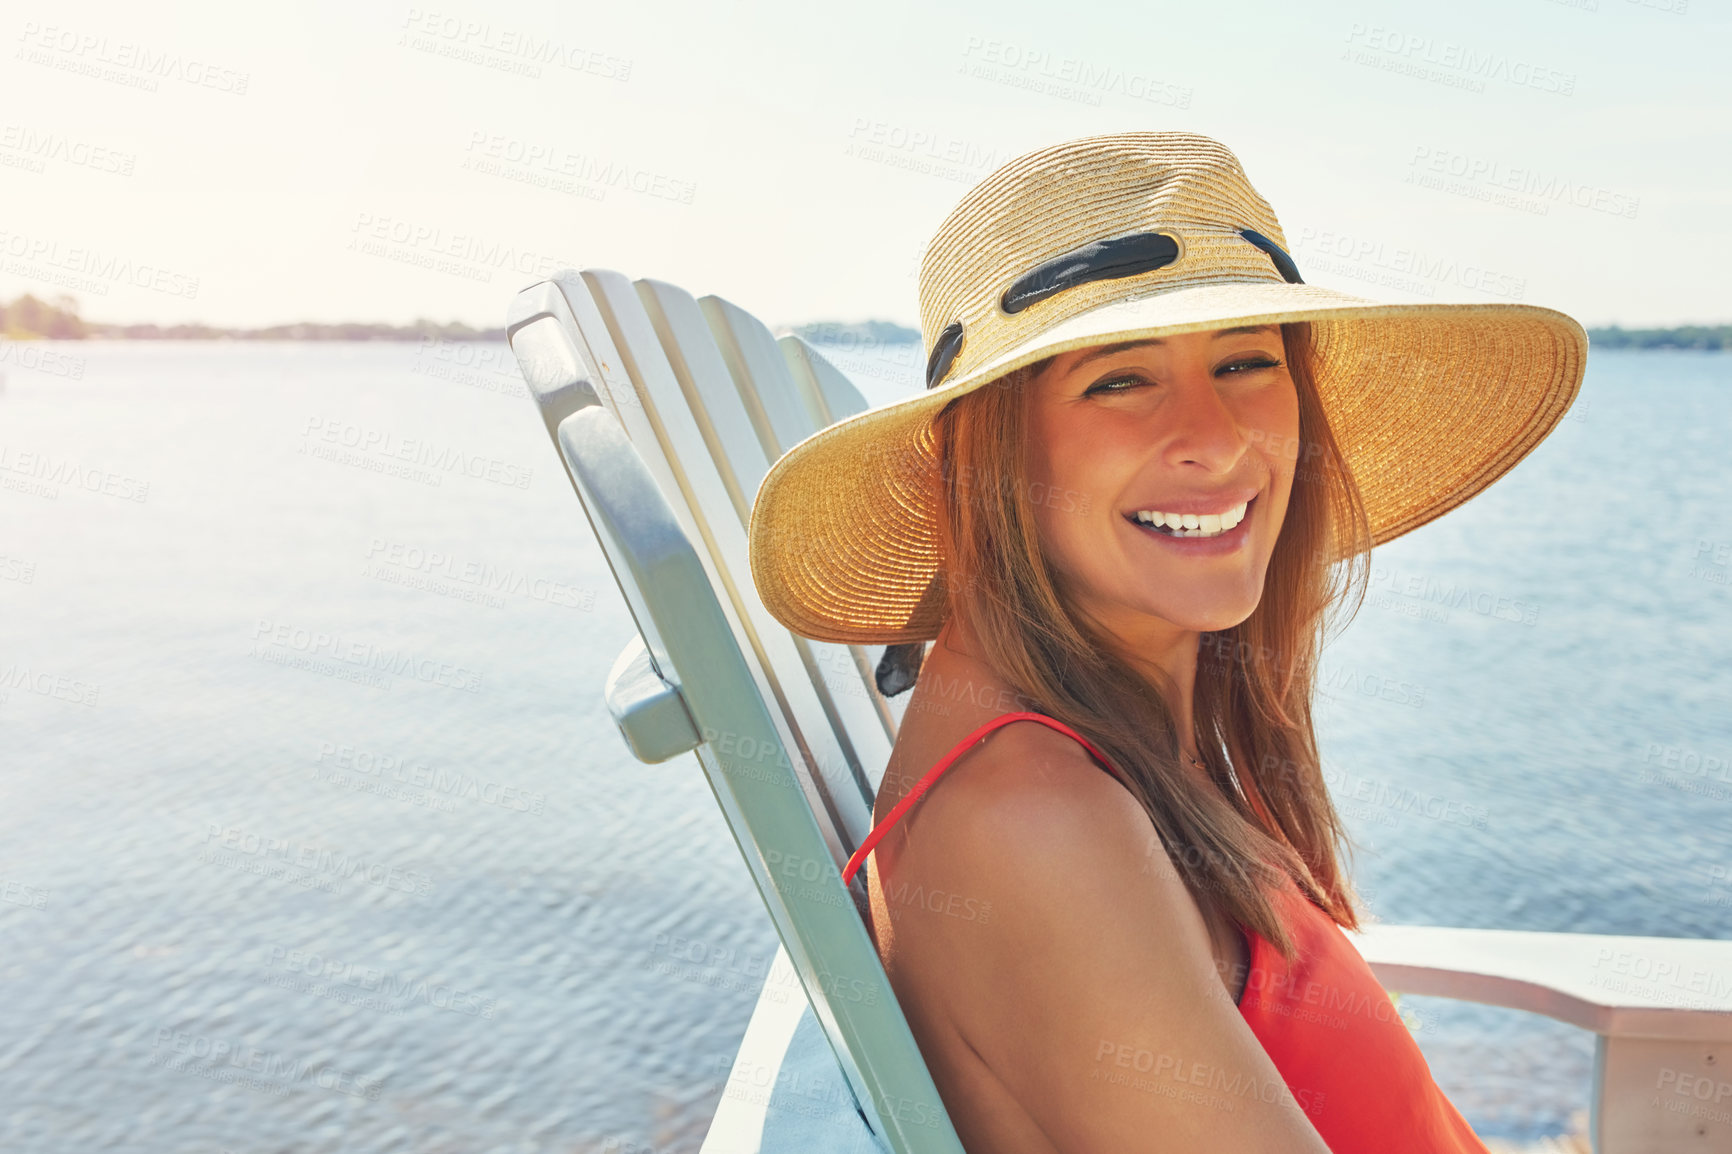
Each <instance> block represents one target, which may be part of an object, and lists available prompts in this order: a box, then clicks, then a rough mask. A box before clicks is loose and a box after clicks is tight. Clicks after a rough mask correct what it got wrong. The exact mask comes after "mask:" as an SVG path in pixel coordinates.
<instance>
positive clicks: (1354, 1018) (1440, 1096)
mask: <svg viewBox="0 0 1732 1154" xmlns="http://www.w3.org/2000/svg"><path fill="white" fill-rule="evenodd" d="M1015 721H1033V722H1038V723H1039V724H1041V725H1045V726H1047V727H1048V728H1050V729H1055V730H1057V731H1058V732H1060V733H1062V734H1064V735H1065V736H1067V737H1070V738H1072V739H1074V740H1075V741H1077V742H1078V743H1080V744H1081V745H1082V747H1083V748H1084V749H1086V750H1088V751H1089V753H1090V754H1091V755H1092V756H1093V757H1094V759H1095V760H1096V761H1098V762H1100V764H1101V766H1102V767H1103V768H1105V769H1106V770H1107V771H1108V772H1109V773H1113V775H1114V776H1115V777H1117V776H1118V774H1117V772H1116V771H1114V770H1113V768H1112V766H1111V765H1109V764H1108V763H1107V760H1106V758H1105V757H1103V756H1102V755H1101V753H1100V751H1099V750H1097V749H1096V748H1095V747H1094V746H1092V745H1090V744H1089V743H1088V742H1087V741H1086V740H1084V739H1083V737H1082V736H1081V735H1080V734H1078V733H1077V732H1076V731H1075V730H1072V729H1071V728H1070V727H1069V726H1067V725H1064V724H1063V723H1061V722H1058V721H1055V720H1053V719H1052V718H1050V717H1046V716H1044V715H1042V714H1038V713H1009V714H1005V715H1004V716H1003V717H995V718H993V719H992V720H991V721H989V722H987V723H986V724H985V725H983V726H981V727H980V728H979V729H977V730H975V731H974V732H973V733H971V734H969V735H968V736H967V737H966V738H964V739H963V740H962V742H961V743H960V744H959V745H957V747H956V748H955V749H953V750H951V751H950V752H949V753H948V754H946V755H945V756H944V758H943V759H942V760H940V761H939V762H938V764H937V765H935V766H933V767H932V768H931V769H930V770H928V771H927V773H926V775H925V776H924V777H922V778H921V779H920V780H919V781H918V782H916V783H915V785H914V788H912V789H910V790H909V791H908V796H907V797H904V798H903V799H902V800H901V801H900V802H898V803H897V805H896V808H894V809H892V810H891V811H890V813H889V815H888V816H886V817H885V819H884V820H883V821H882V822H880V823H878V825H877V826H875V827H874V828H873V830H872V832H871V833H870V834H869V835H868V836H867V838H866V840H865V841H864V842H863V843H861V846H860V848H859V849H858V850H856V851H855V852H854V856H853V857H851V858H849V859H848V865H847V868H845V869H844V870H843V871H842V880H843V882H844V883H846V882H848V881H850V880H852V879H853V877H854V874H855V872H856V871H857V870H859V868H860V867H861V865H862V864H863V863H864V862H865V860H866V857H867V855H868V854H870V853H871V852H872V849H873V847H874V846H876V845H877V844H878V843H879V841H881V840H882V839H883V837H884V835H885V834H886V833H887V832H889V830H890V827H891V826H893V825H895V824H896V822H897V821H899V820H900V819H901V817H902V815H903V814H905V813H907V812H908V810H909V809H910V808H911V807H912V806H913V804H914V803H915V802H916V801H918V800H919V799H920V797H921V795H923V794H924V793H925V792H926V791H927V790H928V789H930V788H931V787H932V784H933V783H934V782H936V781H937V780H938V778H939V776H940V775H942V774H943V773H944V771H945V770H947V769H949V768H950V767H951V766H952V765H953V764H955V762H956V760H957V758H959V757H961V756H962V755H963V754H964V753H966V752H967V751H968V750H969V749H971V748H973V747H974V744H975V743H976V742H978V741H979V740H980V739H981V738H983V737H985V736H986V735H987V734H989V733H991V732H992V731H993V730H995V729H998V728H999V727H1000V726H1004V725H1009V724H1010V723H1011V722H1015ZM1276 901H1277V904H1278V908H1279V909H1280V911H1281V913H1282V916H1283V918H1284V920H1285V923H1286V926H1287V933H1288V935H1289V936H1290V937H1291V938H1292V940H1293V944H1294V947H1295V950H1296V953H1295V955H1294V959H1293V961H1292V962H1291V963H1289V962H1287V961H1285V960H1283V959H1282V957H1281V955H1280V953H1279V952H1278V951H1276V950H1275V948H1274V947H1273V946H1271V945H1269V943H1268V942H1267V941H1265V940H1264V939H1263V938H1261V937H1260V936H1258V935H1257V934H1255V933H1252V932H1250V931H1247V932H1246V937H1247V939H1248V940H1249V942H1250V947H1251V957H1250V971H1249V974H1248V976H1247V978H1246V981H1245V991H1244V994H1243V995H1242V996H1241V997H1240V1000H1239V1012H1240V1014H1242V1015H1243V1016H1244V1018H1245V1022H1246V1024H1247V1025H1249V1026H1250V1027H1251V1032H1252V1033H1253V1034H1255V1035H1256V1036H1257V1040H1258V1041H1259V1042H1261V1043H1262V1044H1263V1049H1264V1051H1265V1052H1266V1053H1267V1054H1268V1055H1269V1057H1270V1059H1271V1060H1272V1061H1273V1062H1274V1063H1275V1068H1276V1069H1277V1070H1279V1071H1280V1072H1281V1077H1282V1078H1283V1079H1285V1081H1286V1083H1287V1088H1288V1089H1289V1090H1290V1091H1292V1093H1293V1097H1294V1099H1295V1100H1296V1101H1297V1102H1298V1103H1299V1105H1300V1106H1301V1107H1302V1108H1303V1109H1304V1110H1305V1114H1306V1117H1308V1118H1310V1119H1311V1124H1312V1125H1313V1126H1315V1127H1316V1128H1317V1132H1318V1133H1319V1134H1320V1135H1322V1137H1323V1141H1324V1142H1326V1143H1327V1144H1328V1146H1329V1149H1330V1150H1331V1151H1332V1152H1333V1154H1391V1152H1392V1151H1401V1152H1403V1154H1487V1151H1486V1148H1485V1145H1484V1143H1482V1142H1481V1141H1480V1140H1479V1138H1478V1137H1476V1136H1475V1135H1474V1132H1473V1130H1472V1128H1471V1127H1469V1126H1468V1124H1467V1122H1466V1120H1464V1119H1463V1118H1462V1116H1461V1114H1460V1113H1459V1112H1458V1111H1457V1110H1456V1108H1455V1107H1454V1105H1452V1104H1451V1103H1450V1101H1449V1099H1448V1098H1447V1097H1445V1096H1444V1093H1443V1091H1442V1090H1440V1089H1438V1087H1437V1083H1436V1082H1434V1081H1433V1080H1432V1077H1431V1069H1430V1068H1429V1067H1428V1066H1427V1065H1426V1064H1425V1057H1424V1056H1423V1055H1422V1054H1421V1053H1420V1052H1419V1046H1418V1045H1416V1044H1415V1043H1414V1041H1413V1036H1412V1035H1411V1034H1410V1033H1408V1030H1407V1026H1406V1025H1405V1024H1404V1023H1403V1022H1402V1020H1401V1017H1400V1015H1399V1014H1397V1013H1396V1010H1395V1007H1394V1006H1393V1005H1392V1004H1391V1003H1390V1001H1389V995H1388V993H1387V992H1386V991H1385V990H1384V989H1383V987H1382V986H1381V985H1379V984H1378V981H1377V978H1376V977H1375V976H1374V975H1373V974H1372V972H1371V967H1370V966H1369V965H1367V964H1366V962H1365V959H1364V958H1362V957H1360V955H1359V951H1358V950H1356V949H1354V947H1353V943H1352V942H1350V941H1348V939H1347V936H1346V934H1345V933H1343V932H1342V930H1341V928H1340V927H1339V926H1338V925H1336V924H1335V920H1334V919H1333V918H1331V917H1330V916H1329V915H1328V914H1326V913H1324V912H1323V911H1322V910H1320V909H1318V908H1317V907H1316V906H1315V905H1313V904H1312V903H1311V902H1310V901H1309V900H1308V899H1307V898H1306V897H1305V896H1304V895H1303V894H1302V893H1300V891H1299V888H1298V886H1297V885H1294V884H1293V883H1292V882H1288V883H1287V884H1286V885H1285V886H1283V887H1282V889H1281V890H1280V891H1279V892H1278V894H1277V895H1276Z"/></svg>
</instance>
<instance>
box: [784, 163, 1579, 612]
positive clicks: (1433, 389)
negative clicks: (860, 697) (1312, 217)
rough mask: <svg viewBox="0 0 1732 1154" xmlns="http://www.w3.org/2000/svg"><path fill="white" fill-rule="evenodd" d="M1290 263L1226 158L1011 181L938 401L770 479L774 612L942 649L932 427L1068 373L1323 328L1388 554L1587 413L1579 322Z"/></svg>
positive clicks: (981, 232)
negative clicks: (1189, 343) (1005, 381)
mask: <svg viewBox="0 0 1732 1154" xmlns="http://www.w3.org/2000/svg"><path fill="white" fill-rule="evenodd" d="M1286 249H1287V244H1286V240H1285V238H1284V236H1283V234H1282V231H1281V226H1280V224H1279V223H1278V222H1277V221H1276V219H1275V213H1274V211H1273V210H1272V209H1271V208H1270V207H1269V205H1268V202H1266V201H1265V200H1264V199H1263V198H1262V197H1261V196H1259V195H1258V193H1257V191H1256V190H1255V189H1253V188H1252V187H1251V184H1250V181H1248V180H1247V179H1246V177H1245V173H1244V170H1243V169H1242V168H1241V167H1240V165H1239V161H1238V159H1237V158H1236V157H1235V156H1234V155H1233V154H1232V153H1231V152H1229V151H1228V150H1227V149H1226V148H1225V147H1223V146H1222V145H1221V144H1219V143H1218V142H1216V141H1214V140H1211V139H1209V138H1208V137H1205V136H1193V135H1190V134H1187V133H1176V132H1160V133H1156V132H1134V133H1123V134H1119V135H1114V136H1095V137H1089V138H1087V139H1083V140H1074V141H1070V142H1069V143H1066V144H1060V145H1057V146H1055V147H1053V148H1047V149H1043V150H1041V151H1039V152H1033V153H1029V154H1028V155H1026V156H1023V157H1020V158H1018V159H1016V160H1013V161H1011V162H1010V163H1008V164H1006V165H1005V166H1004V167H1003V168H1000V169H999V170H998V171H996V172H994V173H993V174H992V175H991V176H989V177H987V178H986V179H985V180H984V181H982V182H981V183H980V184H979V185H977V186H976V187H975V188H974V189H972V190H971V191H970V192H969V193H968V194H967V195H966V196H965V197H963V199H962V203H961V204H959V205H957V207H956V209H955V211H953V212H952V213H951V214H950V216H949V217H948V218H947V219H946V220H945V221H944V223H943V225H942V226H940V227H939V230H938V235H937V236H936V237H934V238H933V241H932V244H931V245H930V247H928V249H927V251H926V258H925V260H924V261H923V262H922V265H921V269H920V323H921V335H922V337H923V338H924V343H925V347H926V349H927V350H928V364H927V380H926V386H927V387H926V392H924V393H922V394H920V395H918V396H914V397H909V398H906V399H904V400H901V401H898V402H896V403H894V404H890V405H884V406H881V407H879V408H876V409H870V410H868V411H866V412H864V413H860V414H858V415H856V416H854V417H851V418H849V419H848V420H845V421H841V422H839V423H838V424H835V425H832V426H830V427H829V428H827V429H825V430H823V431H822V432H820V433H818V434H817V435H815V436H813V437H811V438H809V439H807V440H806V441H803V442H802V443H800V444H799V445H796V446H795V447H794V448H793V449H791V450H789V451H788V452H787V453H786V454H785V455H783V457H782V458H781V459H780V460H779V461H777V462H776V464H775V466H774V467H773V468H771V470H770V472H769V474H768V476H766V477H765V478H764V482H763V485H762V486H761V487H760V488H759V490H758V497H757V501H756V503H755V505H754V506H753V509H752V525H751V563H752V576H753V579H754V580H755V581H756V583H757V587H758V592H759V595H760V596H761V597H762V598H763V601H764V605H765V606H766V607H767V608H768V609H769V610H770V612H771V613H773V614H774V615H775V616H776V617H777V619H779V620H780V621H781V622H782V623H783V624H784V625H786V626H787V627H788V628H790V629H792V630H793V631H794V632H796V633H799V634H801V635H803V636H806V637H811V638H815V639H818V640H824V641H841V642H852V643H856V644H873V643H878V644H888V643H895V642H909V641H922V640H927V639H930V638H933V637H936V636H937V635H938V631H939V627H940V626H941V625H942V624H943V621H944V617H945V604H944V581H943V580H942V578H941V575H940V572H939V570H940V568H941V564H940V556H939V543H938V512H939V510H940V508H941V506H942V495H943V488H942V486H943V484H944V481H943V478H942V476H941V473H940V468H939V463H938V460H937V457H936V456H935V453H934V439H933V432H932V420H933V418H934V417H936V416H937V415H938V413H939V411H940V410H941V409H943V408H944V406H946V405H948V404H949V403H950V402H952V401H954V400H956V399H957V398H958V397H961V396H963V395H965V394H967V393H970V392H972V391H974V390H975V389H978V388H980V387H981V386H983V385H986V384H989V383H991V382H992V381H994V380H996V379H998V378H1000V377H1002V376H1004V374H1006V373H1008V372H1010V371H1011V370H1013V369H1016V368H1020V367H1022V366H1024V365H1028V364H1032V363H1034V362H1035V361H1039V360H1042V359H1044V358H1046V357H1050V356H1053V355H1054V354H1057V353H1062V352H1068V351H1071V350H1073V349H1080V348H1087V347H1090V346H1093V345H1100V344H1108V343H1112V342H1116V341H1124V340H1136V339H1142V338H1150V337H1163V336H1168V335H1172V334H1176V333H1185V332H1196V331H1203V330H1210V329H1218V328H1226V327H1229V326H1233V325H1243V324H1279V323H1281V322H1285V321H1309V322H1311V329H1312V340H1313V345H1314V350H1315V357H1314V361H1313V363H1314V370H1315V377H1316V381H1317V387H1318V391H1319V392H1320V394H1321V396H1322V401H1323V405H1324V408H1325V410H1326V411H1327V412H1328V414H1329V420H1330V427H1331V429H1332V430H1333V431H1334V434H1335V437H1336V440H1337V441H1338V442H1339V444H1340V446H1341V449H1342V452H1343V453H1344V454H1345V455H1346V458H1347V461H1348V463H1349V465H1350V466H1351V467H1352V470H1353V473H1354V476H1355V478H1356V479H1357V481H1358V482H1359V486H1360V488H1361V490H1362V492H1363V495H1364V499H1365V505H1366V513H1367V515H1368V516H1369V518H1370V521H1371V530H1372V538H1373V542H1374V543H1377V544H1381V543H1382V542H1385V541H1388V540H1391V539H1392V538H1395V537H1399V536H1400V535H1401V534H1403V533H1406V532H1407V531H1409V530H1410V529H1415V528H1418V527H1419V526H1421V525H1423V524H1425V523H1426V522H1427V521H1430V520H1432V519H1433V518H1436V517H1439V516H1442V515H1443V514H1444V513H1447V512H1448V511H1449V510H1451V509H1453V508H1455V507H1456V506H1458V505H1460V504H1461V503H1462V502H1464V501H1466V500H1468V499H1469V498H1470V497H1472V496H1474V495H1475V494H1476V493H1478V492H1480V490H1482V489H1484V488H1485V487H1486V486H1487V485H1489V484H1491V483H1492V482H1493V481H1495V480H1496V479H1497V478H1498V477H1500V476H1502V475H1503V474H1504V473H1506V472H1508V471H1509V470H1510V469H1511V468H1512V467H1513V466H1514V465H1515V464H1516V462H1518V461H1520V460H1521V459H1522V458H1523V457H1524V456H1526V455H1527V454H1528V453H1529V452H1530V451H1531V450H1532V449H1533V448H1534V446H1535V445H1537V444H1539V442H1540V441H1541V440H1542V439H1543V438H1544V437H1545V436H1546V434H1547V433H1549V432H1551V430H1552V429H1553V427H1554V426H1556V425H1557V423H1558V421H1559V420H1560V419H1562V417H1563V415H1564V412H1565V410H1566V409H1568V408H1569V405H1570V402H1571V401H1572V400H1573V399H1574V398H1575V395H1576V390H1577V389H1578V388H1579V387H1580V385H1581V380H1582V373H1583V370H1584V367H1585V363H1586V359H1587V348H1588V340H1587V334H1586V333H1584V332H1583V331H1582V327H1581V326H1580V325H1579V324H1577V323H1576V322H1575V321H1574V320H1572V319H1571V318H1570V317H1567V316H1565V315H1564V314H1563V313H1559V312H1554V311H1552V310H1551V309H1544V308H1538V307H1535V306H1532V305H1522V304H1382V303H1378V302H1375V301H1368V300H1364V299H1362V298H1360V297H1355V296H1349V295H1347V294H1346V293H1339V292H1335V291H1333V290H1330V289H1324V288H1317V287H1315V286H1312V285H1307V284H1305V283H1303V281H1302V280H1301V279H1300V275H1299V270H1298V269H1297V268H1296V267H1295V265H1294V262H1293V259H1292V257H1291V256H1289V255H1288V253H1287V251H1286ZM1345 551H1346V550H1345V548H1343V547H1342V545H1341V543H1339V542H1338V543H1337V549H1336V552H1337V555H1340V554H1342V553H1344V552H1345Z"/></svg>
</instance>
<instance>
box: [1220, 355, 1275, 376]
mask: <svg viewBox="0 0 1732 1154" xmlns="http://www.w3.org/2000/svg"><path fill="white" fill-rule="evenodd" d="M1280 367H1281V362H1280V361H1278V360H1276V359H1275V358H1274V357H1268V356H1255V357H1241V358H1240V359H1239V360H1236V361H1228V362H1227V363H1226V364H1224V365H1222V366H1221V367H1220V368H1219V369H1218V370H1216V371H1217V372H1221V373H1240V372H1252V371H1255V370H1257V369H1278V368H1280Z"/></svg>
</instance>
